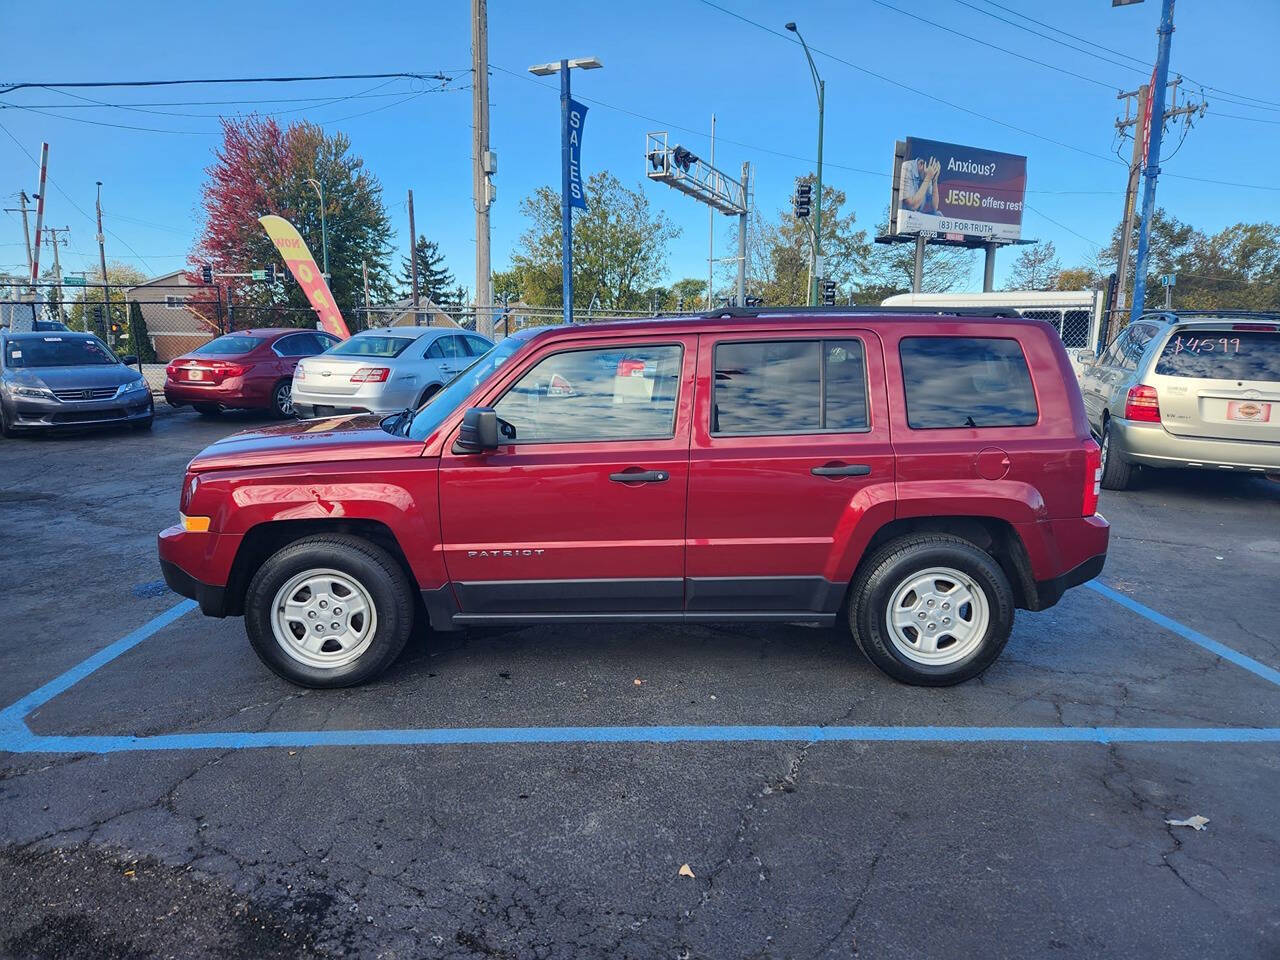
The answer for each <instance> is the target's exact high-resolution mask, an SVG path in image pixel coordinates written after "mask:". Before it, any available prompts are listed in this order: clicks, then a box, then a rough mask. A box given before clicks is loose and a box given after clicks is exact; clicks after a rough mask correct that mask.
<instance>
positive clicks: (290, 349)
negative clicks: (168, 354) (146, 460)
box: [164, 327, 340, 417]
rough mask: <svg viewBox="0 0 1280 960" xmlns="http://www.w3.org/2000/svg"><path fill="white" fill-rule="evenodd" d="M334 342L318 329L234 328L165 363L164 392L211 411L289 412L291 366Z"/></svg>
mask: <svg viewBox="0 0 1280 960" xmlns="http://www.w3.org/2000/svg"><path fill="white" fill-rule="evenodd" d="M338 342H340V341H339V340H338V338H337V337H335V336H333V335H332V334H328V333H324V332H322V331H320V330H298V329H295V328H288V327H286V328H282V329H281V328H272V329H265V330H240V331H237V332H236V333H228V334H227V335H226V336H222V337H218V338H217V339H214V340H210V341H209V342H208V343H206V344H204V345H203V346H201V347H197V348H196V349H195V350H192V351H191V352H190V353H187V354H184V355H183V356H181V357H178V358H177V359H176V360H173V361H171V362H170V363H169V365H168V366H167V367H166V368H165V378H164V398H165V399H166V400H167V401H169V405H170V406H172V407H182V406H186V405H187V404H190V405H191V406H193V407H194V408H195V409H196V411H197V412H198V413H203V414H206V415H213V414H216V413H218V412H219V411H222V410H228V409H258V410H270V411H271V412H272V413H274V414H275V415H276V416H277V417H291V416H293V397H292V393H291V388H292V384H293V368H294V367H296V366H297V365H298V361H299V360H301V359H302V358H303V357H312V356H315V355H316V354H317V353H323V352H324V351H326V350H328V349H329V348H330V347H332V346H333V345H334V344H336V343H338Z"/></svg>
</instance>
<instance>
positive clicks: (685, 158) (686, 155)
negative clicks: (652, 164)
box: [671, 145, 698, 173]
mask: <svg viewBox="0 0 1280 960" xmlns="http://www.w3.org/2000/svg"><path fill="white" fill-rule="evenodd" d="M671 154H672V158H673V159H674V160H675V162H676V166H677V167H679V168H680V169H681V170H683V171H684V172H685V173H688V172H689V168H690V167H691V166H693V165H694V164H695V163H697V162H698V158H697V156H696V155H694V154H693V153H692V152H691V151H689V150H686V149H685V148H684V147H681V146H679V145H677V146H676V147H675V148H674V149H673V150H672V151H671Z"/></svg>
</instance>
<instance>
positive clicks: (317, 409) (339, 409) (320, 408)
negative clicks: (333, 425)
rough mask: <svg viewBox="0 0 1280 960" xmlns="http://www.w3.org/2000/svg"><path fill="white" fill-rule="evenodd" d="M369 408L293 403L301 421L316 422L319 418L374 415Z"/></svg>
mask: <svg viewBox="0 0 1280 960" xmlns="http://www.w3.org/2000/svg"><path fill="white" fill-rule="evenodd" d="M373 412H374V411H372V410H370V409H369V408H368V407H351V406H344V405H339V406H334V405H333V404H331V403H299V402H298V401H297V400H294V401H293V413H294V416H296V417H297V418H298V419H299V420H314V419H316V418H317V417H345V416H348V415H349V414H353V413H373Z"/></svg>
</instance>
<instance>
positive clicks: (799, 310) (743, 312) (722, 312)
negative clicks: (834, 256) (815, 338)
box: [700, 304, 1021, 320]
mask: <svg viewBox="0 0 1280 960" xmlns="http://www.w3.org/2000/svg"><path fill="white" fill-rule="evenodd" d="M789 314H803V315H811V314H827V315H829V316H846V317H847V316H890V317H892V316H902V315H903V314H906V315H916V316H925V317H952V316H954V317H1020V316H1021V314H1020V313H1018V312H1017V311H1016V310H1014V309H1012V308H1010V307H944V306H937V307H915V306H912V307H882V306H878V305H877V306H866V307H861V306H857V305H855V304H847V305H845V306H830V305H829V304H824V305H822V306H819V307H806V306H793V307H721V308H720V309H718V310H708V311H707V312H706V313H703V314H700V316H701V317H702V318H703V319H706V320H734V319H738V318H742V317H773V316H786V315H789Z"/></svg>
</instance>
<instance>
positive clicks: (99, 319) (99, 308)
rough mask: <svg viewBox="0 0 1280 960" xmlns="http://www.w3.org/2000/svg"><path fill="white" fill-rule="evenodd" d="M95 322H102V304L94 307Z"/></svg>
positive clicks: (96, 304)
mask: <svg viewBox="0 0 1280 960" xmlns="http://www.w3.org/2000/svg"><path fill="white" fill-rule="evenodd" d="M93 322H94V323H101V322H102V304H100V303H95V304H94V305H93Z"/></svg>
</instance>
